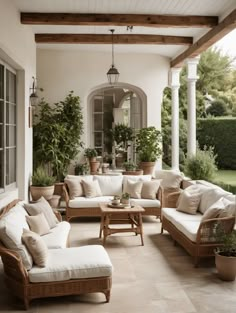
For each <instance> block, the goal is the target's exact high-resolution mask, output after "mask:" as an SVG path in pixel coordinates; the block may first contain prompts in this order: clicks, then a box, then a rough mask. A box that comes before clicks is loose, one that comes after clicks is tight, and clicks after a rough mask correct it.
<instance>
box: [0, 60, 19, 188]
mask: <svg viewBox="0 0 236 313" xmlns="http://www.w3.org/2000/svg"><path fill="white" fill-rule="evenodd" d="M15 186H16V73H15V72H14V71H13V70H12V69H10V68H9V67H8V66H7V65H6V64H4V63H3V62H1V60H0V192H4V191H6V190H8V189H10V188H12V187H15Z"/></svg>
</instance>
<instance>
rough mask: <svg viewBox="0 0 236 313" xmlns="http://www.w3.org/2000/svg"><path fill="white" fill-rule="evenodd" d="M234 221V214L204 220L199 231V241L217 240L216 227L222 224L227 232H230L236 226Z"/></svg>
mask: <svg viewBox="0 0 236 313" xmlns="http://www.w3.org/2000/svg"><path fill="white" fill-rule="evenodd" d="M234 223H235V218H234V217H233V216H231V217H222V218H213V219H208V220H205V221H202V222H201V223H200V225H199V228H198V232H197V243H201V242H204V243H206V242H217V239H216V227H217V226H218V225H219V224H221V226H222V227H223V229H224V230H225V232H226V233H230V232H231V231H232V230H233V228H234Z"/></svg>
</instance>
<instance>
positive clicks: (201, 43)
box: [171, 9, 236, 67]
mask: <svg viewBox="0 0 236 313" xmlns="http://www.w3.org/2000/svg"><path fill="white" fill-rule="evenodd" d="M235 28H236V9H235V10H233V11H232V12H231V13H230V14H229V15H228V16H227V17H226V18H225V19H224V20H222V21H221V22H220V23H219V24H218V25H217V26H216V27H214V28H213V29H211V30H210V31H209V32H207V33H206V34H205V35H204V36H202V37H201V38H200V39H199V40H198V41H196V42H195V43H194V44H193V45H192V46H191V47H189V48H188V49H187V50H186V51H184V52H183V53H181V54H180V55H179V56H177V57H176V58H175V59H173V60H172V61H171V67H181V66H182V64H183V62H184V60H185V59H187V58H193V57H196V56H198V55H199V54H200V53H202V52H203V51H205V50H206V49H207V48H209V47H210V46H212V45H213V44H214V43H216V42H217V41H219V40H220V39H221V38H223V37H224V36H225V35H227V34H228V33H229V32H231V31H232V30H234V29H235Z"/></svg>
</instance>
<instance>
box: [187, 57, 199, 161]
mask: <svg viewBox="0 0 236 313" xmlns="http://www.w3.org/2000/svg"><path fill="white" fill-rule="evenodd" d="M198 62H199V58H193V59H187V61H186V64H187V82H188V91H187V92H188V113H187V117H188V123H187V125H188V138H187V153H188V156H191V155H195V154H196V148H197V143H196V81H197V79H198V76H197V65H198Z"/></svg>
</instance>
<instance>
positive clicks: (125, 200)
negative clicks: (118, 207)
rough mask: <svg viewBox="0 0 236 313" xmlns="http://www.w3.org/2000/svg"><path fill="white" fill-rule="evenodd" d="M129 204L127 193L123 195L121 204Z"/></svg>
mask: <svg viewBox="0 0 236 313" xmlns="http://www.w3.org/2000/svg"><path fill="white" fill-rule="evenodd" d="M129 202H130V194H129V193H128V192H125V193H123V194H122V197H121V203H122V204H129Z"/></svg>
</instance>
